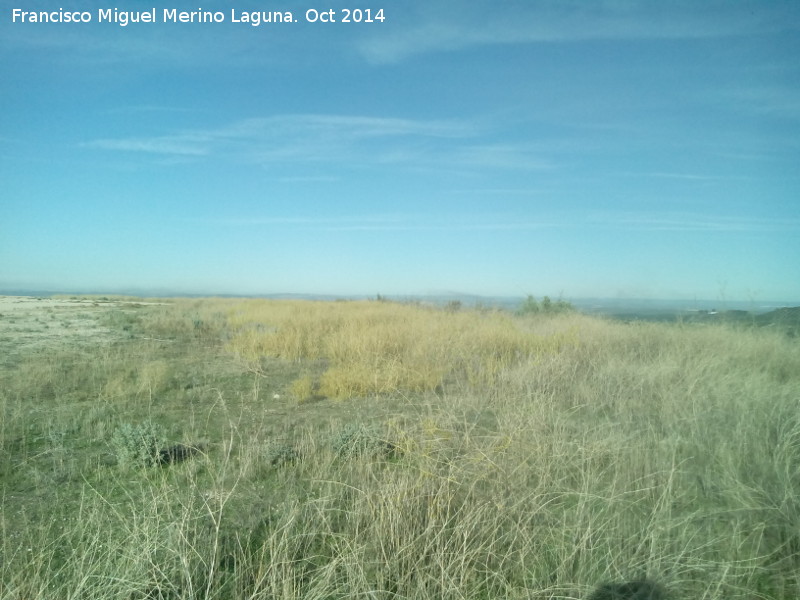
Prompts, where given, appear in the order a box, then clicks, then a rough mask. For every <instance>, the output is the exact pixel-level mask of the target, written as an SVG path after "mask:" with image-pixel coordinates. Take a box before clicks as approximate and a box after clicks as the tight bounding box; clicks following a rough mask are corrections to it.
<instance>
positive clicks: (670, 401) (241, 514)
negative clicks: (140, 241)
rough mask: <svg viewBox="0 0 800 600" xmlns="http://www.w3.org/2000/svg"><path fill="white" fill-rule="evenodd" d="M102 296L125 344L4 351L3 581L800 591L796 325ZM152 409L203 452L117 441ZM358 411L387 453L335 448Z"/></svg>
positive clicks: (8, 588)
mask: <svg viewBox="0 0 800 600" xmlns="http://www.w3.org/2000/svg"><path fill="white" fill-rule="evenodd" d="M97 310H98V311H100V312H98V313H97V315H96V318H97V319H99V320H100V321H102V322H103V323H107V324H108V325H109V327H110V330H111V331H110V332H109V334H108V335H107V336H106V337H105V338H103V339H104V341H103V343H91V344H87V345H83V346H78V345H74V344H73V345H71V346H70V347H68V348H65V347H63V346H60V347H59V346H56V345H54V346H52V347H51V348H50V350H47V351H43V350H41V348H44V347H46V346H43V345H38V346H36V348H37V350H36V352H33V351H31V352H30V353H29V354H23V355H20V356H17V357H15V358H14V363H13V368H6V369H4V370H3V371H0V409H1V410H2V417H3V418H2V422H0V445H1V447H2V456H1V457H0V484H1V485H2V496H0V498H1V502H2V504H0V510H1V511H2V512H1V513H0V528H2V547H0V551H1V552H2V554H1V557H2V560H0V600H12V599H13V600H21V599H22V598H37V599H38V598H41V599H44V600H50V599H53V600H55V599H57V598H58V599H61V598H68V599H71V598H88V599H90V600H99V599H101V598H102V599H106V598H120V599H125V600H129V599H132V598H137V599H139V598H140V599H145V598H159V597H161V598H170V599H171V600H189V599H198V598H202V599H204V600H212V599H214V600H228V599H230V600H245V599H246V600H256V599H270V600H271V599H286V600H289V599H298V600H299V599H301V598H302V599H307V598H311V599H323V598H324V599H328V598H358V597H364V598H381V599H386V600H389V599H392V600H395V599H397V598H406V599H413V600H434V599H436V600H439V599H442V598H446V599H453V600H456V599H459V600H463V599H464V598H468V599H470V600H489V599H494V598H510V599H515V600H523V599H525V600H530V599H542V600H545V599H547V600H555V599H559V600H565V599H578V598H585V597H587V596H588V594H589V591H590V590H591V589H592V587H594V586H595V585H597V584H598V583H600V582H601V581H608V580H619V579H623V578H632V577H642V576H645V575H646V576H648V577H650V578H652V579H656V580H658V581H661V582H662V583H664V584H665V585H666V587H667V588H668V589H669V590H670V591H671V592H672V597H674V598H676V599H677V598H697V599H702V600H732V599H735V600H753V599H759V600H789V599H793V600H794V599H796V598H798V597H800V578H798V573H800V413H799V412H798V404H797V403H798V398H800V347H798V344H797V342H796V339H793V338H790V337H788V336H786V335H784V334H782V333H781V332H779V331H770V330H767V329H761V330H756V329H737V328H733V327H728V326H717V325H714V326H705V325H679V324H672V325H667V324H655V323H630V324H625V323H618V322H612V321H606V320H602V319H596V318H590V317H586V316H582V315H579V314H565V315H555V316H548V315H535V316H533V317H530V318H521V317H516V316H512V315H509V314H504V313H496V312H481V311H468V310H463V311H460V312H455V313H452V312H446V311H442V310H437V309H434V308H427V307H420V306H407V305H396V304H387V303H378V302H351V303H311V302H309V303H306V302H266V301H249V300H248V301H243V300H213V299H208V300H191V301H173V302H172V303H171V304H170V305H169V306H148V307H146V308H141V309H136V310H129V309H127V308H122V307H121V306H119V307H117V308H114V307H113V306H110V307H98V309H97ZM102 311H106V312H102ZM108 311H112V312H108ZM114 311H116V312H114ZM115 332H116V333H115ZM112 334H114V335H112ZM114 336H116V337H114ZM348 397H349V398H351V399H350V400H345V398H348ZM287 398H288V400H287ZM297 400H300V402H298V401H297ZM306 400H311V401H306ZM330 400H335V401H330ZM145 421H152V422H155V423H158V424H160V425H163V426H164V428H165V430H166V431H167V432H168V434H169V435H170V440H171V441H174V442H183V443H193V442H203V443H202V444H198V446H199V447H200V451H199V452H198V453H197V454H196V455H195V456H193V457H191V458H190V459H189V460H186V461H184V462H180V463H176V464H170V465H165V466H161V467H155V468H150V469H144V468H143V469H140V470H131V471H124V470H121V469H119V468H118V467H117V465H116V464H115V461H114V458H113V455H110V446H109V443H108V440H109V438H110V437H111V435H112V433H113V432H114V431H115V429H116V427H118V426H119V425H120V424H123V423H141V422H145ZM353 427H355V429H354V428H353ZM359 427H361V428H363V429H358V428H359ZM354 431H355V432H361V433H360V435H364V436H366V437H365V438H364V440H365V445H364V448H365V450H364V451H363V452H360V453H342V452H340V451H339V450H337V448H340V447H341V444H340V442H341V441H342V439H345V437H346V436H352V435H353V432H354ZM370 436H372V437H370ZM337 444H338V445H337Z"/></svg>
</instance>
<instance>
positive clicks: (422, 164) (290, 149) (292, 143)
mask: <svg viewBox="0 0 800 600" xmlns="http://www.w3.org/2000/svg"><path fill="white" fill-rule="evenodd" d="M491 138H492V132H491V131H490V130H489V129H488V127H486V126H484V125H477V124H475V123H472V122H469V121H463V120H420V119H400V118H393V117H371V116H347V115H319V114H310V115H279V116H273V117H264V118H251V119H244V120H240V121H235V122H233V123H230V124H228V125H226V126H222V127H218V128H210V129H198V130H191V131H181V132H177V133H174V134H170V135H159V136H153V137H133V138H118V139H113V138H105V139H97V140H90V141H88V142H85V143H83V144H82V145H83V147H87V148H99V149H105V150H113V151H126V152H138V153H143V154H156V155H165V154H172V155H177V156H184V157H190V156H195V157H203V156H213V157H215V158H226V159H231V160H235V161H239V162H244V163H249V164H260V165H271V164H279V165H284V164H292V165H302V164H309V163H315V164H329V165H337V166H345V167H353V168H363V167H365V166H370V165H382V166H386V165H391V166H398V165H399V166H406V167H414V168H436V167H442V168H449V169H454V168H455V169H466V170H475V169H547V168H552V167H553V166H554V165H553V164H552V162H551V161H550V160H549V159H548V158H546V156H545V154H544V152H543V151H542V150H541V148H538V147H536V146H535V145H531V144H526V143H504V144H499V143H495V142H492V141H489V140H491Z"/></svg>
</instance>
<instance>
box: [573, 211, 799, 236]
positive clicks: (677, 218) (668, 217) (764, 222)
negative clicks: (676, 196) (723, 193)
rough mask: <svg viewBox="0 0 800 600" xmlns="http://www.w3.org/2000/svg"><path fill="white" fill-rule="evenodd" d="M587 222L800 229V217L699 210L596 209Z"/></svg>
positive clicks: (732, 230)
mask: <svg viewBox="0 0 800 600" xmlns="http://www.w3.org/2000/svg"><path fill="white" fill-rule="evenodd" d="M588 224H590V225H595V226H602V227H612V228H620V229H636V230H641V231H648V230H649V231H676V232H677V231H685V232H693V231H694V232H709V233H713V232H718V233H745V232H751V233H759V232H761V233H768V232H775V231H783V232H786V231H800V219H792V218H778V217H762V216H742V215H707V214H699V213H676V212H665V213H646V212H642V213H626V212H595V213H592V214H590V215H589V218H588Z"/></svg>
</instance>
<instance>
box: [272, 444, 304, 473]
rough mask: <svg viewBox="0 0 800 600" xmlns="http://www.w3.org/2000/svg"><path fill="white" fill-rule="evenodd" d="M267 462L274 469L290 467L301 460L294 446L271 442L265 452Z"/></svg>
mask: <svg viewBox="0 0 800 600" xmlns="http://www.w3.org/2000/svg"><path fill="white" fill-rule="evenodd" d="M264 454H265V456H266V459H267V462H269V464H270V465H271V466H273V467H283V466H286V465H289V464H291V463H293V462H295V461H297V460H298V459H299V458H300V453H299V452H298V451H297V450H295V448H294V446H290V445H289V444H285V443H282V442H271V443H270V444H269V445H268V446H267V448H266V450H265V452H264Z"/></svg>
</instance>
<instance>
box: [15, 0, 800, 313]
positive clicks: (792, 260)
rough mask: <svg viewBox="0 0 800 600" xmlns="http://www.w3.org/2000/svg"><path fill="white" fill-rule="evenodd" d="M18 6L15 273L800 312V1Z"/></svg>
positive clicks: (103, 282) (148, 283)
mask: <svg viewBox="0 0 800 600" xmlns="http://www.w3.org/2000/svg"><path fill="white" fill-rule="evenodd" d="M29 4H30V3H27V2H24V3H23V2H21V0H11V1H9V0H0V289H12V288H29V289H30V288H34V289H48V290H63V291H78V290H84V291H88V290H93V291H106V292H113V291H119V290H137V289H138V290H150V291H152V290H165V291H170V292H173V293H177V292H188V293H192V292H194V293H238V294H258V293H281V292H293V293H324V294H344V295H348V294H353V295H356V294H376V293H382V294H388V295H391V294H426V293H442V292H462V293H474V294H483V295H511V296H523V295H525V294H529V293H530V294H534V295H537V296H541V295H544V294H549V295H551V296H558V295H563V296H564V297H565V298H580V297H587V296H595V297H598V296H600V297H602V296H608V297H641V298H694V297H696V298H709V299H715V298H720V299H730V300H735V299H741V300H748V299H749V300H753V299H760V300H767V299H770V300H786V301H800V168H799V167H800V60H798V57H800V35H798V34H799V33H800V3H798V2H795V1H792V0H788V1H765V0H759V1H751V2H748V1H738V2H715V1H709V2H694V1H691V2H690V1H686V2H683V1H671V2H650V1H636V0H609V1H598V2H589V1H586V2H581V1H575V0H572V1H570V0H565V1H555V0H549V1H544V0H543V1H538V0H526V1H522V0H509V1H505V2H490V1H488V0H474V1H471V2H466V1H449V0H441V1H431V0H424V1H423V0H384V1H383V3H375V4H369V3H363V2H361V1H360V0H359V1H357V2H354V3H352V4H347V3H345V4H342V5H338V4H336V5H331V6H330V7H331V8H334V9H335V10H336V11H337V14H336V17H337V21H338V20H339V19H341V17H342V15H343V12H342V11H341V9H342V8H348V7H349V8H362V9H366V8H371V9H372V10H373V11H377V10H378V9H380V8H383V9H384V12H383V16H385V21H384V22H374V23H363V22H362V23H342V22H336V23H319V22H318V23H308V22H306V18H305V14H306V10H307V9H309V8H319V6H318V5H315V4H314V3H305V2H298V1H296V0H286V1H284V2H276V3H263V2H250V1H248V0H235V1H230V0H225V1H223V0H210V1H208V2H197V1H195V2H189V3H187V2H184V1H182V0H174V1H173V0H153V2H152V3H148V2H142V1H138V2H134V1H131V0H128V1H127V2H125V1H124V0H120V2H119V3H117V4H111V3H108V2H105V1H104V2H98V1H97V0H58V1H57V2H56V1H55V0H42V1H41V2H37V3H36V4H37V6H36V7H35V9H36V10H37V11H38V10H53V11H55V10H58V9H59V8H63V10H65V11H87V12H88V13H89V14H90V15H91V16H92V22H90V23H77V24H76V23H29V22H26V23H21V22H12V13H13V9H14V8H21V9H23V10H30V9H31V7H30V6H28V5H29ZM109 7H116V8H118V9H119V10H137V11H138V10H149V9H151V8H155V9H156V13H157V17H158V20H159V21H160V20H161V19H162V13H163V10H164V9H171V8H177V9H178V10H197V8H198V7H201V8H202V9H203V10H205V11H220V12H222V13H223V15H224V17H225V22H223V23H213V24H209V23H204V24H203V23H162V22H158V23H140V24H129V25H128V26H127V27H121V26H119V25H117V24H114V23H99V22H97V11H98V9H99V8H109ZM232 9H233V10H235V11H237V13H240V12H241V11H253V10H259V11H261V10H280V11H291V12H292V15H293V17H294V18H295V19H297V21H298V22H296V23H271V24H262V25H261V26H259V27H253V26H251V25H249V24H245V23H232V22H231V10H232Z"/></svg>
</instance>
